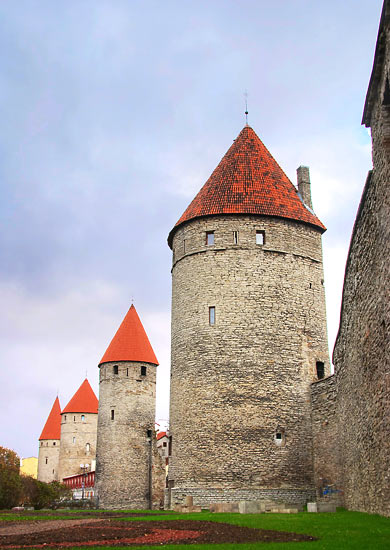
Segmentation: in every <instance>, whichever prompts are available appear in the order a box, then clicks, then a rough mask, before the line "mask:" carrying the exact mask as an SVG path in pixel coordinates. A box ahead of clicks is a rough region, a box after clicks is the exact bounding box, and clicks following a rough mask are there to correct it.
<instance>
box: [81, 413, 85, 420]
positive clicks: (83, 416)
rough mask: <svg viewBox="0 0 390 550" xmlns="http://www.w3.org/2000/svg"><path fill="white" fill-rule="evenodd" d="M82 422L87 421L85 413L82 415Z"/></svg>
mask: <svg viewBox="0 0 390 550" xmlns="http://www.w3.org/2000/svg"><path fill="white" fill-rule="evenodd" d="M81 422H85V415H84V414H82V415H81Z"/></svg>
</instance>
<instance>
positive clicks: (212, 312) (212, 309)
mask: <svg viewBox="0 0 390 550" xmlns="http://www.w3.org/2000/svg"><path fill="white" fill-rule="evenodd" d="M209 323H210V325H215V306H210V307H209Z"/></svg>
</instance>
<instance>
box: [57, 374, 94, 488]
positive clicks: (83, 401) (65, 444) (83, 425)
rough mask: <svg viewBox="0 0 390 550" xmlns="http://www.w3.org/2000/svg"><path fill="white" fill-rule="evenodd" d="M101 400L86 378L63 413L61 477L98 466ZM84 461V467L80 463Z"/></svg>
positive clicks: (82, 463) (60, 457) (60, 459)
mask: <svg viewBox="0 0 390 550" xmlns="http://www.w3.org/2000/svg"><path fill="white" fill-rule="evenodd" d="M97 417H98V400H97V397H96V395H95V393H94V391H93V389H92V388H91V385H90V383H89V382H88V380H87V379H85V380H84V382H83V383H82V384H81V386H80V387H79V389H78V390H77V391H76V393H75V394H74V396H73V397H72V398H71V400H70V401H69V403H68V404H67V405H66V407H65V408H64V409H63V411H62V413H61V444H60V456H59V468H58V469H59V480H62V479H64V478H65V477H68V476H73V475H75V474H79V473H83V472H84V468H85V465H87V470H88V471H91V470H94V469H95V460H96V437H97ZM81 465H82V467H81Z"/></svg>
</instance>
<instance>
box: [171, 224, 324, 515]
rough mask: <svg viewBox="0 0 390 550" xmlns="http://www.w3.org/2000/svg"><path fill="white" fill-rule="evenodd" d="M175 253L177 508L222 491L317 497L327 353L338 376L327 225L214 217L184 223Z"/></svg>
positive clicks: (207, 499) (174, 469)
mask: <svg viewBox="0 0 390 550" xmlns="http://www.w3.org/2000/svg"><path fill="white" fill-rule="evenodd" d="M209 231H214V245H211V246H210V245H209V246H207V245H206V232H209ZM256 231H264V235H265V241H264V244H263V245H258V244H256ZM173 253H174V257H173V270H172V350H171V351H172V370H171V411H170V435H172V458H171V460H170V468H169V477H170V482H171V483H170V484H171V485H172V484H174V488H173V489H172V504H176V503H178V502H180V501H181V500H182V499H183V496H184V495H186V494H192V495H193V496H194V498H195V504H202V505H205V504H207V502H212V501H215V500H218V499H216V494H218V495H224V494H225V496H222V497H221V498H223V499H226V500H239V499H240V497H239V496H237V498H236V496H235V495H239V494H240V495H241V494H244V493H245V495H246V497H245V498H250V496H251V495H252V497H253V498H257V495H258V494H260V493H259V492H263V493H264V494H267V498H271V496H270V495H269V493H270V491H271V492H272V491H275V492H278V491H280V492H282V493H283V494H285V495H286V494H287V493H289V492H290V493H291V492H293V493H294V492H298V493H299V494H300V495H301V500H302V499H303V500H305V498H312V494H313V488H314V479H313V467H312V436H311V434H312V431H311V406H310V384H311V383H312V382H313V381H314V380H316V379H317V371H316V362H317V361H320V362H323V363H324V365H325V375H327V374H329V373H330V371H329V358H328V347H327V332H326V319H325V300H324V284H323V269H322V251H321V235H320V233H319V232H318V230H316V229H314V228H312V227H310V226H307V225H305V224H300V223H297V222H293V221H288V220H282V219H275V218H267V217H260V216H259V217H251V216H218V217H207V218H203V219H198V220H192V221H191V222H188V223H186V224H185V225H184V226H182V227H180V228H179V229H178V230H177V231H176V233H175V236H174V239H173ZM211 306H213V307H215V316H216V320H215V325H210V323H209V307H211ZM277 434H278V435H277ZM278 437H280V438H281V439H278ZM199 491H200V493H201V494H200V493H199ZM302 495H303V496H302ZM309 495H310V496H309ZM294 498H296V497H294ZM286 499H287V497H286Z"/></svg>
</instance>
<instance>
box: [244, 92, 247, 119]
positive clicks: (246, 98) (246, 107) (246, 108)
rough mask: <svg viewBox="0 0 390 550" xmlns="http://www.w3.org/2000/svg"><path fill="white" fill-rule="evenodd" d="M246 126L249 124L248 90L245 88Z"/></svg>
mask: <svg viewBox="0 0 390 550" xmlns="http://www.w3.org/2000/svg"><path fill="white" fill-rule="evenodd" d="M244 96H245V126H248V92H247V90H245V92H244Z"/></svg>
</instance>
